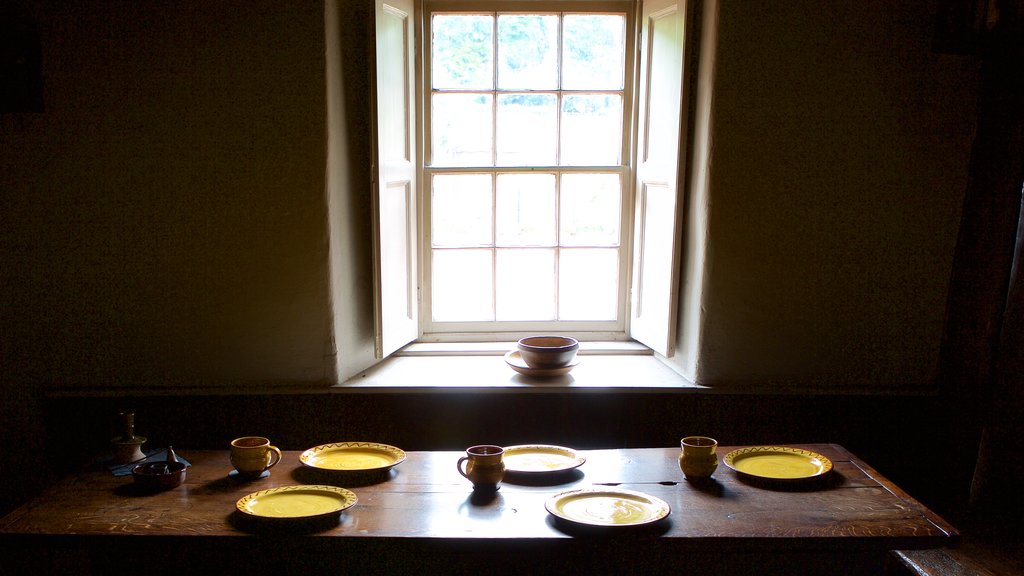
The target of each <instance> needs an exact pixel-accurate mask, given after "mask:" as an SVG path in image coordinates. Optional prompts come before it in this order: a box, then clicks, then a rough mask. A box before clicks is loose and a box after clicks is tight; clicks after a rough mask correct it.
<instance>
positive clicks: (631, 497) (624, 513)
mask: <svg viewBox="0 0 1024 576" xmlns="http://www.w3.org/2000/svg"><path fill="white" fill-rule="evenodd" d="M544 507H545V508H546V509H547V511H548V512H549V513H551V514H553V515H554V516H557V517H558V518H561V519H563V520H568V521H569V522H574V523H576V524H587V525H589V526H639V525H642V524H650V523H652V522H657V521H658V520H661V519H662V518H664V517H666V516H668V515H669V513H670V512H671V508H669V505H668V502H665V501H664V500H661V499H660V498H655V497H654V496H651V495H649V494H644V493H643V492H635V491H633V490H621V489H617V488H616V489H607V490H604V489H599V488H584V489H582V490H570V491H568V492H562V493H561V494H557V495H555V496H552V497H551V498H549V499H548V501H547V502H545V503H544Z"/></svg>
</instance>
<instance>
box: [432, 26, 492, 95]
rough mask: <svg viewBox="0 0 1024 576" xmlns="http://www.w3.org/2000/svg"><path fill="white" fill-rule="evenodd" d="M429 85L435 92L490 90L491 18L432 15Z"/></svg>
mask: <svg viewBox="0 0 1024 576" xmlns="http://www.w3.org/2000/svg"><path fill="white" fill-rule="evenodd" d="M431 31H432V35H431V43H430V46H431V66H430V70H431V76H432V79H431V82H432V86H433V87H434V88H435V89H437V90H447V89H463V90H491V89H492V88H493V87H494V72H493V70H494V17H493V16H486V15H436V16H434V18H433V21H432V24H431Z"/></svg>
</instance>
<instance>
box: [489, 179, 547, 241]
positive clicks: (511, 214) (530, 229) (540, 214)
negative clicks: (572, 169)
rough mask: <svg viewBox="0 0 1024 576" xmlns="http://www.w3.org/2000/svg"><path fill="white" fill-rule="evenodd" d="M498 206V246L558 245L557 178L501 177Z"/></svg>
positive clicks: (499, 180) (496, 231)
mask: <svg viewBox="0 0 1024 576" xmlns="http://www.w3.org/2000/svg"><path fill="white" fill-rule="evenodd" d="M496 203H497V213H496V214H495V228H496V230H495V236H496V242H497V244H498V245H499V246H554V245H555V211H556V208H557V206H556V202H555V175H554V174H501V175H499V176H498V194H497V201H496Z"/></svg>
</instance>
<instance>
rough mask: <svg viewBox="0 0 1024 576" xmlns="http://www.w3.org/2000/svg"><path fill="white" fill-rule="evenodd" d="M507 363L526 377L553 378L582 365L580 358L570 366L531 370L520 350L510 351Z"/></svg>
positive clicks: (574, 359)
mask: <svg viewBox="0 0 1024 576" xmlns="http://www.w3.org/2000/svg"><path fill="white" fill-rule="evenodd" d="M505 363H506V364H508V365H509V366H510V367H511V368H512V369H513V370H515V371H516V372H519V373H520V374H523V375H524V376H535V377H537V378H551V377H553V376H562V375H563V374H568V373H569V371H570V370H572V369H573V368H575V367H576V365H577V364H579V363H580V360H579V358H573V360H572V362H570V363H569V365H568V366H560V367H558V368H530V367H529V366H527V365H526V361H525V360H523V356H522V355H521V354H520V353H519V350H510V351H508V352H506V353H505Z"/></svg>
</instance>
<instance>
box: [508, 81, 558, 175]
mask: <svg viewBox="0 0 1024 576" xmlns="http://www.w3.org/2000/svg"><path fill="white" fill-rule="evenodd" d="M557 142H558V98H557V97H556V96H555V95H554V94H502V95H499V96H498V138H497V144H496V145H497V148H498V164H499V165H501V166H513V165H516V166H551V165H552V164H554V163H555V151H556V150H555V149H556V143H557Z"/></svg>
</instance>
